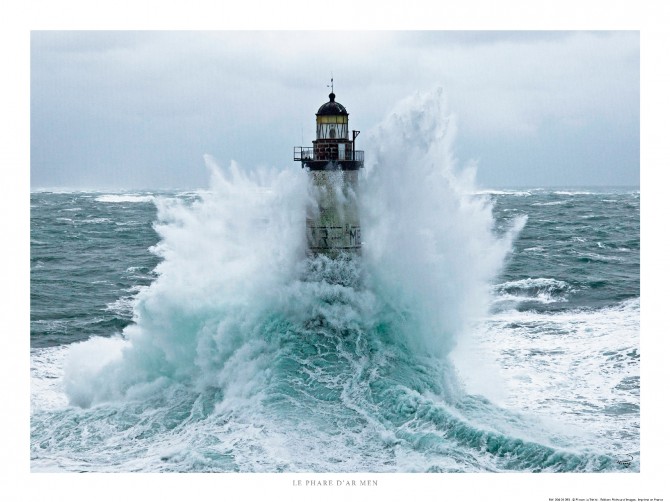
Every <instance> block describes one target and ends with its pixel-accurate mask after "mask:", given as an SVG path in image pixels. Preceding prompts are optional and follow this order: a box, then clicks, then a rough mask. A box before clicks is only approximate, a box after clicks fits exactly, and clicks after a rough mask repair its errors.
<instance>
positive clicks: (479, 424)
mask: <svg viewBox="0 0 670 502" xmlns="http://www.w3.org/2000/svg"><path fill="white" fill-rule="evenodd" d="M453 134H454V126H453V118H452V117H451V116H449V115H448V114H447V113H446V108H445V99H444V95H443V93H441V92H440V91H437V92H435V93H431V94H424V95H417V96H415V97H413V98H411V99H410V100H408V101H406V102H404V103H402V104H401V105H400V106H399V107H398V108H397V109H396V110H395V111H394V112H393V113H392V114H391V115H390V116H389V118H388V119H387V120H386V121H385V122H384V123H382V124H381V125H380V126H379V128H378V129H377V130H376V131H375V132H374V133H373V134H372V135H371V137H370V138H369V140H368V141H369V143H368V144H369V145H370V147H368V151H370V152H371V157H370V158H371V161H370V163H369V168H367V169H368V171H367V174H366V176H365V177H364V179H363V180H362V183H361V193H360V202H361V222H362V229H363V241H364V250H363V254H362V256H361V257H357V256H350V257H348V258H343V259H332V258H329V257H326V256H317V257H315V258H309V257H307V256H306V253H305V212H306V207H307V206H308V205H309V204H310V203H313V201H312V200H311V199H310V190H309V186H308V184H307V178H306V176H304V172H303V171H300V170H298V169H295V168H293V169H276V170H253V171H248V170H244V169H241V168H239V167H238V166H237V165H236V164H234V163H233V164H231V165H230V166H229V167H228V168H225V169H220V168H218V167H217V166H216V165H215V163H214V162H213V161H212V160H211V159H207V164H208V166H209V167H210V170H211V177H212V182H211V186H210V189H209V190H208V191H207V192H203V193H202V194H201V196H200V199H199V200H197V201H195V202H192V203H191V204H188V203H183V202H180V201H179V200H175V199H172V198H161V197H156V198H155V200H154V201H155V204H156V206H157V208H158V217H157V223H156V225H155V229H156V232H157V233H158V235H159V237H160V242H159V243H158V244H157V245H156V246H155V247H154V248H153V252H154V253H156V254H157V255H158V256H159V257H160V258H161V260H162V261H161V263H160V264H159V265H158V267H157V269H156V273H157V278H156V279H155V280H154V282H153V283H152V284H151V285H150V286H149V287H148V288H146V289H143V290H142V291H141V292H140V293H138V295H137V297H136V299H135V304H134V322H133V324H131V325H130V326H128V327H127V328H126V329H125V330H124V331H123V334H122V336H120V337H116V338H112V339H100V338H98V339H91V340H89V341H87V342H84V343H81V344H77V345H74V346H73V347H72V348H71V349H70V350H69V360H68V363H67V367H66V371H65V377H64V382H65V385H66V391H67V394H68V396H69V399H70V403H71V404H72V405H75V407H71V408H69V409H66V410H64V411H63V412H62V413H61V414H60V415H59V416H57V417H53V416H52V417H47V418H48V419H49V423H54V422H53V420H54V419H55V420H56V422H57V424H56V425H55V427H56V428H57V429H58V430H61V431H63V432H64V431H68V432H67V438H69V439H68V440H67V441H68V442H69V443H68V444H72V445H75V446H72V448H73V450H75V453H74V454H73V456H74V457H76V458H81V462H82V463H84V464H85V463H86V462H87V460H86V459H87V458H89V456H90V455H93V454H95V455H97V452H98V451H99V450H100V449H102V451H104V452H105V454H106V455H108V457H109V458H108V462H107V464H101V465H110V464H111V463H114V465H115V466H117V467H118V468H119V469H123V468H126V469H128V468H132V465H133V462H134V460H133V459H136V458H137V457H138V456H143V457H144V458H143V460H142V461H141V464H142V465H141V469H142V470H169V471H266V472H282V471H284V472H285V471H340V472H353V471H370V472H377V471H480V470H550V471H565V470H601V469H609V468H616V465H614V464H613V460H612V458H610V457H607V456H603V455H599V454H597V453H591V452H586V453H580V452H575V451H574V450H570V449H569V446H570V445H571V444H578V442H577V443H576V442H575V441H574V438H572V440H571V439H570V438H568V437H567V436H565V435H563V434H560V433H556V431H554V430H552V429H550V428H549V429H548V428H547V427H545V426H543V425H542V424H541V423H539V422H537V421H534V420H530V419H528V418H527V417H524V416H523V415H521V414H519V413H515V412H512V411H508V410H505V409H501V408H499V407H496V406H495V405H494V404H492V403H491V402H489V401H488V400H486V399H484V398H482V397H481V396H476V395H469V394H467V393H464V392H462V389H460V388H459V387H460V386H459V382H458V380H457V379H456V377H455V375H454V372H453V371H452V369H451V368H452V364H451V362H450V360H449V354H450V350H451V349H452V347H453V346H454V345H456V344H457V343H458V342H459V341H460V340H462V339H463V338H464V337H466V336H467V334H468V331H469V328H470V323H471V322H472V321H473V320H475V319H477V316H480V315H481V314H482V313H483V312H484V311H485V308H486V305H487V302H488V294H489V292H490V290H491V281H492V280H493V278H494V277H495V275H496V274H497V273H498V271H499V270H500V267H501V266H502V265H503V263H504V259H505V256H506V253H507V252H509V250H510V248H511V242H512V240H513V239H514V235H515V234H516V232H518V231H519V230H520V228H521V227H522V225H523V223H524V221H525V219H524V218H523V217H521V218H516V219H512V220H511V223H510V224H509V227H508V230H507V232H505V233H504V234H503V235H502V236H500V235H499V234H497V233H496V231H495V229H494V221H493V217H492V212H491V210H492V206H491V204H490V202H489V200H488V199H487V198H486V197H481V196H476V195H472V194H475V193H476V192H477V190H476V187H475V186H474V181H473V179H474V173H473V171H472V170H459V169H458V168H457V166H456V165H455V162H454V161H453V159H452V158H451V156H450V145H451V140H452V137H453ZM79 407H83V408H85V407H90V408H89V409H82V408H79ZM73 415H74V416H73ZM40 420H41V416H40V415H39V414H38V416H37V421H38V423H37V425H36V426H35V431H36V432H35V433H34V437H35V442H36V443H35V444H38V443H39V444H45V442H46V441H47V440H46V439H44V440H43V439H41V438H43V437H44V433H45V432H44V431H46V430H47V429H46V428H43V427H42V426H41V422H40ZM73 421H75V422H76V423H81V424H85V425H82V426H76V427H74V428H72V427H71V425H70V424H72V423H73ZM45 423H46V422H45ZM92 431H93V433H92ZM92 434H93V435H92ZM127 439H132V441H127ZM75 465H77V464H75ZM120 466H124V467H120ZM75 468H76V467H75ZM102 469H104V467H102Z"/></svg>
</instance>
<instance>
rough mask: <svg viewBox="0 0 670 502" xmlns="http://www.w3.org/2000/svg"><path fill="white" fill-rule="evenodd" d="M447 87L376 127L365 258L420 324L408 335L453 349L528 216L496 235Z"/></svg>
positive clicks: (390, 296)
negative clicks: (460, 161)
mask: <svg viewBox="0 0 670 502" xmlns="http://www.w3.org/2000/svg"><path fill="white" fill-rule="evenodd" d="M454 120H455V119H454V116H453V115H451V114H449V113H448V110H447V103H446V95H445V93H444V92H443V91H442V90H441V89H439V88H438V89H437V90H435V91H433V92H431V93H417V94H416V95H414V96H411V97H409V98H407V99H406V100H404V101H403V102H401V103H399V104H398V105H397V107H396V109H395V110H394V111H393V112H392V113H391V114H390V115H389V117H387V119H386V120H385V121H384V122H383V123H382V124H380V125H379V126H378V127H377V129H376V130H375V131H374V132H373V133H372V134H371V136H372V138H371V139H370V140H369V143H370V144H371V146H368V147H367V150H368V152H369V154H368V155H369V160H368V164H367V165H368V170H367V172H366V173H365V174H366V176H365V178H364V183H362V187H363V190H362V194H361V205H362V222H363V228H364V242H365V258H366V263H367V265H368V266H369V268H370V273H371V274H372V275H373V276H374V281H373V282H374V283H375V285H376V291H377V292H378V294H379V295H381V296H382V297H384V298H385V299H386V301H387V302H388V303H389V304H392V305H394V306H395V308H396V309H397V310H398V311H402V310H405V311H412V312H413V314H414V318H415V321H416V323H417V324H415V325H413V326H412V329H413V330H414V331H413V332H412V333H408V334H407V336H408V338H409V339H410V340H412V342H415V343H416V344H420V345H422V346H423V350H426V351H427V352H429V353H431V354H434V355H437V356H443V355H445V354H446V353H447V352H448V351H449V350H450V349H451V348H452V347H453V345H454V343H455V342H456V338H457V337H458V335H462V334H464V333H465V332H467V330H468V323H469V322H471V321H472V320H474V319H478V318H479V317H481V316H482V315H483V314H484V313H485V312H486V308H487V305H488V303H489V295H488V288H489V284H490V283H491V281H492V280H493V279H494V278H495V276H496V274H497V273H499V272H500V270H501V267H502V265H503V261H504V259H505V257H506V255H507V253H508V252H509V251H510V249H511V243H512V241H513V239H514V237H515V236H516V234H517V233H518V232H519V231H520V230H521V228H522V227H523V225H524V223H525V216H522V217H518V218H517V219H515V220H514V221H513V222H512V225H511V227H510V229H509V230H508V231H507V233H506V234H505V235H504V236H503V237H502V238H499V237H497V236H496V235H495V234H494V232H493V228H494V219H493V216H492V206H491V203H490V201H489V199H488V198H485V197H481V196H477V195H473V194H474V193H476V185H475V169H474V166H468V167H467V168H465V169H459V168H458V166H457V164H456V162H455V160H454V159H453V156H452V143H453V140H454V137H455V133H456V127H455V124H454Z"/></svg>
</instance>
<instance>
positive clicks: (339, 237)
mask: <svg viewBox="0 0 670 502" xmlns="http://www.w3.org/2000/svg"><path fill="white" fill-rule="evenodd" d="M328 98H329V101H328V102H326V103H324V104H323V105H321V107H320V108H319V110H318V111H317V112H316V139H315V140H314V141H312V146H310V147H303V146H296V147H294V149H293V159H294V160H295V161H300V162H301V164H302V167H303V168H307V169H308V170H309V173H308V174H309V177H310V181H311V183H312V188H313V189H314V199H315V204H314V205H313V207H310V208H309V209H308V211H307V246H308V248H309V252H310V254H312V255H318V254H323V255H327V256H329V257H331V258H334V257H338V256H341V255H342V254H346V253H360V251H361V227H360V220H359V217H358V170H359V169H361V168H362V167H363V162H364V153H363V152H362V151H361V150H356V137H357V136H358V134H359V133H360V131H351V139H349V113H347V110H346V108H345V107H344V106H342V105H341V104H340V103H338V102H337V101H335V93H334V92H333V89H332V79H331V92H330V94H329V95H328Z"/></svg>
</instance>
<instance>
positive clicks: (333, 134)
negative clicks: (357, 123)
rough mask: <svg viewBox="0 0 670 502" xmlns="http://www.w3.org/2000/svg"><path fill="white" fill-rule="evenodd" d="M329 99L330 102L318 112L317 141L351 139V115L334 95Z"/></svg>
mask: <svg viewBox="0 0 670 502" xmlns="http://www.w3.org/2000/svg"><path fill="white" fill-rule="evenodd" d="M328 97H329V98H330V101H329V102H328V103H324V104H323V105H321V107H320V108H319V111H318V112H316V139H349V114H348V113H347V110H346V108H344V106H342V105H341V104H340V103H338V102H336V101H335V94H334V93H332V92H331V93H330V94H329V95H328Z"/></svg>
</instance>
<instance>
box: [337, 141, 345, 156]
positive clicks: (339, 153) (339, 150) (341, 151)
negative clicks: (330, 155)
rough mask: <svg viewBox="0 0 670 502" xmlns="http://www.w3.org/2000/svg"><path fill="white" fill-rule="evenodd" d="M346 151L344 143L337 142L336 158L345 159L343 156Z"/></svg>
mask: <svg viewBox="0 0 670 502" xmlns="http://www.w3.org/2000/svg"><path fill="white" fill-rule="evenodd" d="M345 152H346V145H345V144H344V143H338V144H337V158H338V160H346V159H345V158H344V156H345Z"/></svg>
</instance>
